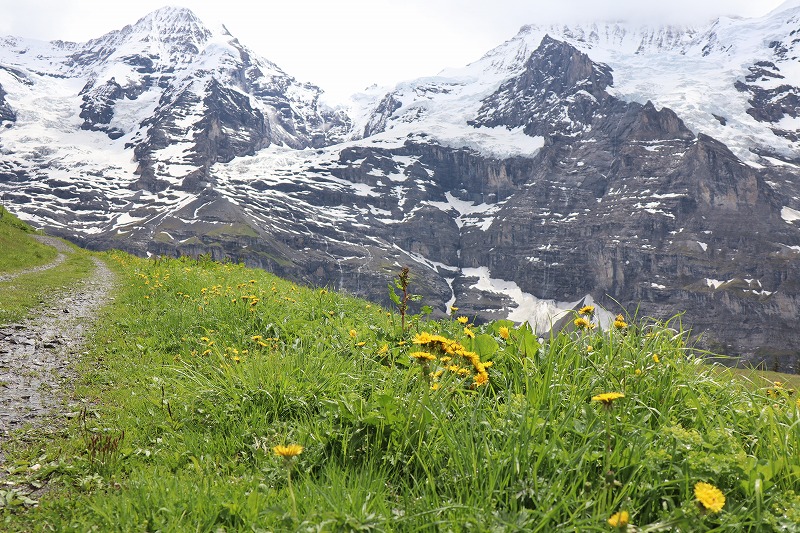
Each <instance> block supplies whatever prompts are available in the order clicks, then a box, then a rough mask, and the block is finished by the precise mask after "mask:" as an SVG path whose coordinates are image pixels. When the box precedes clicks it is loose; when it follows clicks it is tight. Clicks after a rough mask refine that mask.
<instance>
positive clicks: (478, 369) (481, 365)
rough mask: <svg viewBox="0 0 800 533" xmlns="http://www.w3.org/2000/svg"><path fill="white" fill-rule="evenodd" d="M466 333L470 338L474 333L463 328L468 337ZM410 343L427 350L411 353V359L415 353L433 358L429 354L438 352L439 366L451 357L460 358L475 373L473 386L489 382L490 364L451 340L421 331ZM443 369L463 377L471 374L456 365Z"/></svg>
mask: <svg viewBox="0 0 800 533" xmlns="http://www.w3.org/2000/svg"><path fill="white" fill-rule="evenodd" d="M467 331H469V333H471V334H472V336H473V337H474V335H475V333H474V332H473V331H472V330H471V329H469V328H464V332H465V334H467V335H468V336H469V333H467ZM412 342H413V343H414V344H418V345H421V346H425V347H427V348H428V350H429V351H428V352H412V353H411V356H412V357H415V355H414V354H417V353H426V354H429V355H431V356H433V354H432V353H431V352H440V353H441V354H442V355H441V357H440V358H439V362H440V363H441V364H447V363H450V362H451V361H452V359H453V357H460V358H462V359H463V360H466V361H469V363H470V365H472V368H473V370H474V372H475V374H474V376H473V385H474V386H476V387H477V386H481V385H485V384H487V383H488V382H489V373H488V371H487V369H488V368H489V367H490V366H491V362H490V361H487V362H483V361H481V359H480V356H479V355H478V354H477V353H475V352H471V351H469V350H467V349H466V348H464V346H463V345H461V344H460V343H459V342H457V341H455V340H452V339H448V338H447V337H444V336H442V335H431V334H430V333H428V332H426V331H423V332H421V333H418V334H417V335H415V336H414V338H413V340H412ZM444 369H445V370H447V371H448V372H451V373H453V374H456V375H458V376H463V377H467V376H469V375H470V374H472V372H471V371H470V370H469V369H468V368H463V367H461V366H459V365H457V364H449V365H448V366H446V367H444ZM437 379H438V377H437Z"/></svg>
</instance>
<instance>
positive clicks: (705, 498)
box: [694, 481, 725, 513]
mask: <svg viewBox="0 0 800 533" xmlns="http://www.w3.org/2000/svg"><path fill="white" fill-rule="evenodd" d="M694 496H695V498H697V501H699V502H700V504H701V505H702V506H703V508H704V509H705V510H707V511H711V512H712V513H718V512H720V511H722V507H723V506H724V505H725V495H724V494H722V491H721V490H719V489H718V488H717V487H715V486H714V485H712V484H711V483H706V482H704V481H700V482H699V483H696V484H695V486H694Z"/></svg>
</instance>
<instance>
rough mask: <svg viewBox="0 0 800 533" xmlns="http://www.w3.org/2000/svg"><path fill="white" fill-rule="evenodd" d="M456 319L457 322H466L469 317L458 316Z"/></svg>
mask: <svg viewBox="0 0 800 533" xmlns="http://www.w3.org/2000/svg"><path fill="white" fill-rule="evenodd" d="M456 320H457V321H458V323H459V324H466V323H467V322H469V318H467V317H465V316H460V317H458V318H456Z"/></svg>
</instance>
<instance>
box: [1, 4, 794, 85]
mask: <svg viewBox="0 0 800 533" xmlns="http://www.w3.org/2000/svg"><path fill="white" fill-rule="evenodd" d="M789 1H790V2H797V1H798V0H789ZM781 3H782V0H658V1H650V0H261V1H260V2H254V1H253V0H134V1H128V0H123V1H109V0H0V35H14V36H18V37H28V38H36V39H43V40H55V39H62V40H68V41H78V42H83V41H87V40H89V39H91V38H94V37H99V36H101V35H103V34H104V33H107V32H109V31H111V30H117V29H120V28H122V27H123V26H125V25H127V24H133V23H135V22H136V21H137V20H138V19H139V18H141V17H142V16H144V15H146V14H147V13H149V12H151V11H153V10H155V9H158V8H160V7H163V6H164V5H178V6H183V7H188V8H190V9H191V10H193V11H194V12H195V14H197V16H198V17H200V19H202V20H203V21H204V22H205V24H206V25H207V26H209V27H218V26H219V25H220V24H225V26H226V27H227V28H228V30H229V31H230V32H231V33H232V34H233V35H234V36H235V37H237V38H238V39H239V41H240V42H242V43H243V44H245V45H246V46H248V47H250V48H251V49H253V50H255V51H256V52H257V53H259V54H260V55H262V56H264V57H266V58H267V59H269V60H271V61H273V62H275V63H277V64H278V66H280V67H281V68H282V69H283V70H284V71H286V72H287V73H288V74H290V75H291V76H294V77H295V78H297V79H299V80H301V81H310V82H312V83H314V84H316V85H319V86H320V87H322V88H324V89H325V90H326V91H327V92H328V93H329V94H330V95H331V96H332V97H334V98H342V97H344V96H347V95H349V94H351V93H353V92H356V91H359V90H361V89H363V88H365V87H366V86H367V85H370V84H372V83H377V84H378V85H393V84H394V83H396V82H398V81H402V80H406V79H411V78H416V77H420V76H428V75H434V74H436V73H437V72H439V71H440V70H442V69H443V68H445V67H458V66H463V65H466V64H467V63H470V62H472V61H474V60H476V59H478V58H480V57H481V56H482V55H483V54H484V53H485V52H487V51H488V50H490V49H491V48H493V47H495V46H497V45H498V44H500V43H501V42H503V41H505V40H507V39H510V38H511V37H513V36H514V35H515V34H516V33H517V30H518V29H519V28H520V26H522V25H523V24H537V23H545V22H573V21H580V20H586V19H593V20H601V19H602V20H633V21H636V22H656V23H694V24H700V23H704V22H707V21H709V20H711V19H713V18H716V17H718V16H721V15H726V16H743V17H757V16H762V15H764V14H766V13H768V12H769V11H771V10H772V9H774V8H776V7H777V6H779V5H780V4H781Z"/></svg>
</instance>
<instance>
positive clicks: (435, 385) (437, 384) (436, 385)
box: [431, 383, 442, 390]
mask: <svg viewBox="0 0 800 533" xmlns="http://www.w3.org/2000/svg"><path fill="white" fill-rule="evenodd" d="M441 386H442V385H441V384H439V383H434V384H433V385H431V390H439V389H440V388H441Z"/></svg>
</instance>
